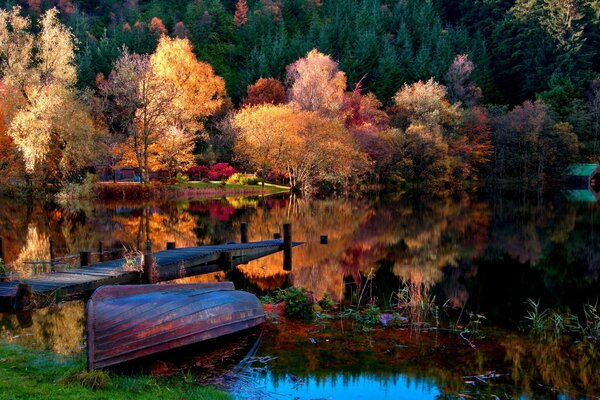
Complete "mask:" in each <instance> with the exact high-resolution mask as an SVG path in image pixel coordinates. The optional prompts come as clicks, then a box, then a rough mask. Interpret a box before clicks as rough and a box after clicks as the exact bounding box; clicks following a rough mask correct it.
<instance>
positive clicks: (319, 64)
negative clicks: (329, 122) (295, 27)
mask: <svg viewBox="0 0 600 400" xmlns="http://www.w3.org/2000/svg"><path fill="white" fill-rule="evenodd" d="M286 81H287V84H288V85H289V90H288V96H289V98H290V102H291V103H293V104H294V105H296V106H298V107H300V108H301V109H303V110H307V111H318V112H323V113H335V112H337V111H338V110H339V109H340V108H341V107H342V103H343V101H344V91H345V90H346V74H344V72H342V71H340V70H339V69H338V63H336V62H335V61H333V60H332V59H331V57H330V56H328V55H325V54H323V53H320V52H319V51H318V50H317V49H313V50H311V51H309V52H308V54H307V55H306V57H304V58H301V59H299V60H297V61H296V62H294V63H292V64H290V65H288V67H287V79H286Z"/></svg>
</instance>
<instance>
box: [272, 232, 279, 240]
mask: <svg viewBox="0 0 600 400" xmlns="http://www.w3.org/2000/svg"><path fill="white" fill-rule="evenodd" d="M273 239H281V233H280V232H275V233H274V234H273Z"/></svg>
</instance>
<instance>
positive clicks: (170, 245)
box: [167, 242, 177, 250]
mask: <svg viewBox="0 0 600 400" xmlns="http://www.w3.org/2000/svg"><path fill="white" fill-rule="evenodd" d="M176 248H177V246H176V245H175V242H167V250H175V249H176Z"/></svg>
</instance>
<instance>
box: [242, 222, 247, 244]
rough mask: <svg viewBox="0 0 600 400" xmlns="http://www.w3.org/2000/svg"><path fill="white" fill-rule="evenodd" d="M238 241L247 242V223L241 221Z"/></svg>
mask: <svg viewBox="0 0 600 400" xmlns="http://www.w3.org/2000/svg"><path fill="white" fill-rule="evenodd" d="M240 236H241V240H240V243H248V223H247V222H242V223H241V224H240Z"/></svg>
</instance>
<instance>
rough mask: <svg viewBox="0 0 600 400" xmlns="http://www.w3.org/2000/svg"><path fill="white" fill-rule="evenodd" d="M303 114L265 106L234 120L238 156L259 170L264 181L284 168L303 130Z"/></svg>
mask: <svg viewBox="0 0 600 400" xmlns="http://www.w3.org/2000/svg"><path fill="white" fill-rule="evenodd" d="M299 115H300V114H299V113H298V112H297V111H295V110H294V109H293V108H292V107H290V106H276V105H273V104H261V105H258V106H254V107H247V108H244V109H242V110H241V111H240V112H238V113H237V114H236V115H235V117H234V118H233V125H234V126H235V127H236V128H237V129H239V131H240V135H239V137H238V140H237V141H236V144H235V150H234V151H235V153H236V154H237V156H238V157H240V158H241V159H244V160H246V161H247V162H248V163H250V165H252V166H253V167H255V168H257V169H258V170H259V172H260V177H261V179H262V181H263V185H264V181H265V179H266V177H267V174H268V172H269V171H270V170H273V169H276V168H280V167H281V166H282V165H283V162H284V161H283V160H284V159H285V158H286V157H287V156H288V154H289V151H290V149H289V147H290V146H291V141H292V139H293V138H295V137H297V136H298V132H299V130H300V127H301V122H300V118H299Z"/></svg>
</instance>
